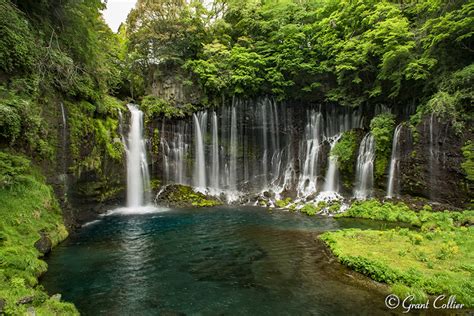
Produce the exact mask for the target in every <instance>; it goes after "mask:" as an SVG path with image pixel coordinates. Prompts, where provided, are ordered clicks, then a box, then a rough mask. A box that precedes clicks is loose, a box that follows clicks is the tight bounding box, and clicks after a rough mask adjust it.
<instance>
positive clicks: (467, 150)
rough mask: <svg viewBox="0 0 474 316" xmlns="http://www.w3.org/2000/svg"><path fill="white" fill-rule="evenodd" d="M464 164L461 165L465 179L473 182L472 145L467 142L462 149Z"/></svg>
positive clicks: (470, 142) (473, 154)
mask: <svg viewBox="0 0 474 316" xmlns="http://www.w3.org/2000/svg"><path fill="white" fill-rule="evenodd" d="M462 153H463V156H464V162H463V163H462V164H461V167H462V169H463V170H464V172H465V173H466V178H467V179H468V180H469V181H473V182H474V143H473V142H472V141H470V140H469V141H467V142H466V144H465V145H464V147H463V148H462Z"/></svg>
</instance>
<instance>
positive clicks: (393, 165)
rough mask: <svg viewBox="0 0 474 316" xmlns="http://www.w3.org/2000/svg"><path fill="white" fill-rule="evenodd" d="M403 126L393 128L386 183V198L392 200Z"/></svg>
mask: <svg viewBox="0 0 474 316" xmlns="http://www.w3.org/2000/svg"><path fill="white" fill-rule="evenodd" d="M402 127H403V124H399V125H398V126H397V127H396V128H395V132H394V133H393V142H392V157H391V158H390V169H389V173H388V183H387V197H388V198H392V197H393V196H394V194H397V193H395V185H396V184H395V179H397V176H398V172H399V169H398V168H399V166H398V165H399V159H400V153H399V150H400V148H399V147H400V145H399V142H400V131H401V130H402Z"/></svg>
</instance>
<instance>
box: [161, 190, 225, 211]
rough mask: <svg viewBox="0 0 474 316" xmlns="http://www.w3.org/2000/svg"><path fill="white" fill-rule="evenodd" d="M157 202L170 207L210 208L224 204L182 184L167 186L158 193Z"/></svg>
mask: <svg viewBox="0 0 474 316" xmlns="http://www.w3.org/2000/svg"><path fill="white" fill-rule="evenodd" d="M155 201H156V202H157V203H160V204H165V205H166V206H169V207H210V206H217V205H221V204H222V202H221V201H219V199H217V198H215V197H212V196H207V195H205V194H203V193H201V192H197V191H195V190H194V189H193V188H191V187H189V186H186V185H181V184H170V185H167V186H166V187H164V188H163V189H162V190H161V191H160V192H159V193H158V195H157V196H156V199H155Z"/></svg>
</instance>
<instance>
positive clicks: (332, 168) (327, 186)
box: [324, 134, 342, 192]
mask: <svg viewBox="0 0 474 316" xmlns="http://www.w3.org/2000/svg"><path fill="white" fill-rule="evenodd" d="M341 135H342V134H339V135H336V136H334V137H331V138H330V139H328V140H329V144H330V151H329V155H328V170H327V172H326V182H325V183H324V192H337V191H338V182H339V180H338V177H337V157H336V156H333V155H331V151H332V149H333V148H334V146H336V144H337V142H338V141H339V139H340V138H341Z"/></svg>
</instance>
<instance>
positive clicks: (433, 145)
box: [429, 113, 439, 200]
mask: <svg viewBox="0 0 474 316" xmlns="http://www.w3.org/2000/svg"><path fill="white" fill-rule="evenodd" d="M436 123H437V119H436V118H435V114H434V113H432V114H431V116H430V125H429V129H430V130H429V132H430V145H429V148H430V149H429V150H430V159H429V168H430V169H429V170H430V188H429V192H430V198H431V199H432V200H433V199H434V198H435V196H434V193H433V191H434V190H433V189H434V186H435V185H436V176H437V171H438V168H439V164H438V159H439V144H438V134H437V131H436V125H435V124H436Z"/></svg>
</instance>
